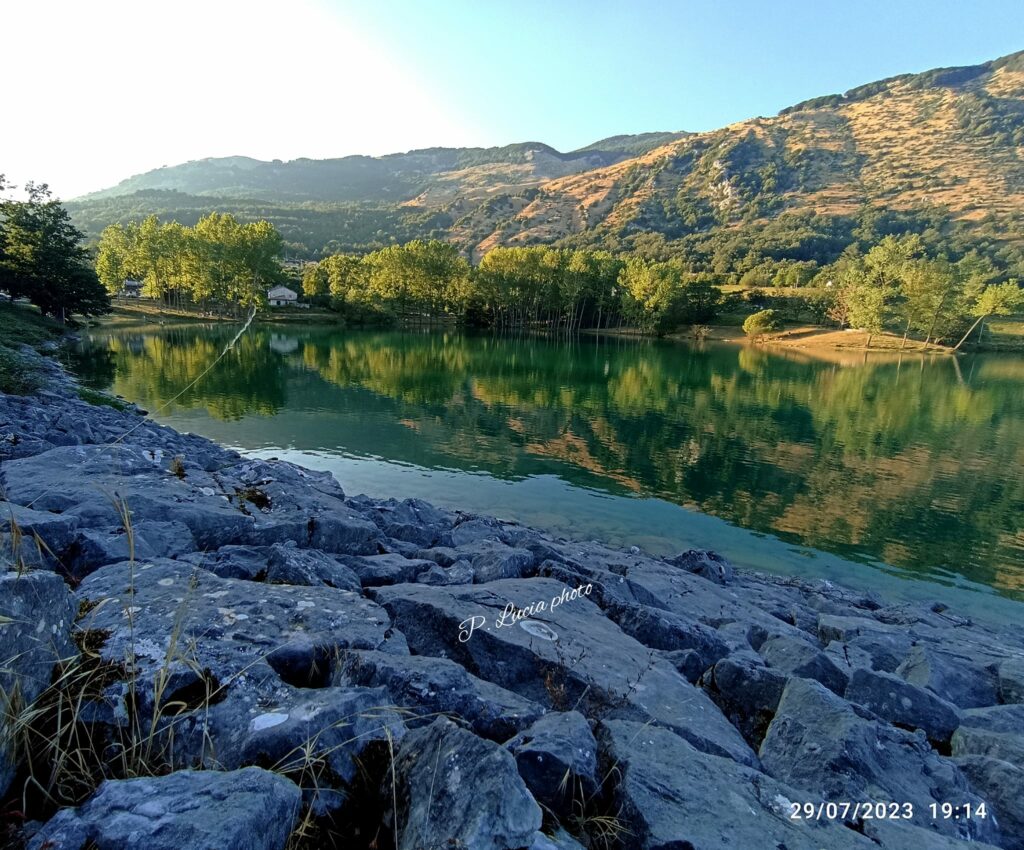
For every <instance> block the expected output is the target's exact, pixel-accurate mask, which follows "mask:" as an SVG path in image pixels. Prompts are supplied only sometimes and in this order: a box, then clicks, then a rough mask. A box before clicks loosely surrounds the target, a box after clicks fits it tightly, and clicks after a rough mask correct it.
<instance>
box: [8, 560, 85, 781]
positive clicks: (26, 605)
mask: <svg viewBox="0 0 1024 850" xmlns="http://www.w3.org/2000/svg"><path fill="white" fill-rule="evenodd" d="M75 614H76V607H75V604H74V598H73V597H72V595H71V592H70V591H69V590H68V588H67V585H65V584H64V581H63V579H61V578H60V577H59V576H57V575H56V574H54V573H50V572H29V573H24V574H22V575H19V574H17V573H15V572H7V573H3V574H0V796H2V795H4V794H6V793H7V789H8V788H9V787H10V785H11V782H12V781H13V780H14V776H15V773H16V771H17V767H18V764H17V762H18V751H17V748H16V746H15V744H14V742H13V741H12V740H11V738H10V736H9V730H8V723H9V718H10V717H11V715H16V714H18V713H19V712H21V711H22V710H23V709H25V708H27V707H28V706H30V705H31V704H32V703H33V702H34V701H35V700H36V699H37V698H38V697H39V695H40V694H41V693H43V691H44V690H46V688H47V687H49V685H50V682H51V681H52V679H53V674H54V670H55V668H56V667H57V665H58V663H60V662H62V661H69V660H71V659H72V658H74V657H75V655H77V649H76V648H75V645H74V643H73V642H72V640H71V628H72V626H73V625H74V621H75Z"/></svg>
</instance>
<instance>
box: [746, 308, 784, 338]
mask: <svg viewBox="0 0 1024 850" xmlns="http://www.w3.org/2000/svg"><path fill="white" fill-rule="evenodd" d="M781 330H782V321H781V320H780V319H779V316H778V314H777V313H776V312H775V311H774V310H761V311H760V312H759V313H753V314H752V315H750V316H747V318H746V321H744V322H743V333H745V334H746V335H747V336H749V337H751V338H753V339H757V338H758V337H761V336H764V335H765V334H770V333H777V332H778V331H781Z"/></svg>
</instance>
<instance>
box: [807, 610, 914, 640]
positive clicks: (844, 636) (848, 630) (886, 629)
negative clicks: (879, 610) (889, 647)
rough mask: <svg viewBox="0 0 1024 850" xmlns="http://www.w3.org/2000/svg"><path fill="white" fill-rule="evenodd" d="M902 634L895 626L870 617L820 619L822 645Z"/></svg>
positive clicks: (819, 637)
mask: <svg viewBox="0 0 1024 850" xmlns="http://www.w3.org/2000/svg"><path fill="white" fill-rule="evenodd" d="M899 634H901V630H900V629H898V628H896V627H895V626H892V625H888V624H886V623H881V622H879V621H878V620H876V619H873V618H869V617H847V616H838V615H835V614H822V615H820V616H819V617H818V639H819V640H820V641H821V643H822V645H825V644H828V643H829V641H833V640H839V641H843V642H844V643H850V642H851V641H852V640H853V639H854V638H858V637H862V636H869V635H870V636H872V637H875V638H879V637H882V638H884V637H888V636H892V635H899Z"/></svg>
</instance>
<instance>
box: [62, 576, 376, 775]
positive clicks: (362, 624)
mask: <svg viewBox="0 0 1024 850" xmlns="http://www.w3.org/2000/svg"><path fill="white" fill-rule="evenodd" d="M77 596H78V597H79V599H80V600H83V601H85V602H87V604H88V605H89V606H90V608H91V610H90V611H89V613H88V614H87V615H86V616H85V617H84V618H83V619H82V620H81V621H80V622H79V628H80V629H82V630H83V631H88V632H92V633H93V634H95V635H100V636H102V637H103V640H102V646H101V647H100V648H99V650H98V652H99V656H100V660H102V661H108V662H110V663H112V664H119V663H120V662H121V661H123V659H124V658H126V657H133V658H134V662H135V663H134V668H135V669H136V671H137V675H136V676H135V677H134V681H133V682H132V683H130V687H129V683H128V682H122V683H121V684H120V686H119V691H117V692H116V693H112V694H109V695H108V700H107V701H106V702H102V703H99V704H97V706H96V710H97V711H98V712H100V714H99V716H98V720H102V721H103V722H104V723H105V724H106V725H108V726H116V723H117V718H118V717H127V716H129V713H130V711H131V710H133V708H132V707H133V706H134V707H135V708H134V710H136V711H138V712H140V713H141V715H142V717H143V718H148V717H151V716H152V714H153V711H154V708H155V703H156V700H157V697H158V696H159V697H160V698H161V704H171V703H174V704H176V705H177V709H176V710H175V711H174V712H168V713H166V714H165V715H164V717H163V723H162V725H161V727H160V732H161V734H162V735H165V736H166V737H167V738H168V740H171V739H173V742H174V746H175V748H176V749H175V756H176V759H177V762H176V764H184V765H195V766H226V767H236V766H238V765H239V764H241V763H243V761H242V759H243V753H244V751H245V746H246V741H247V740H248V736H249V731H248V730H249V729H250V725H251V723H252V722H253V721H254V720H255V719H256V718H257V717H259V716H261V715H265V714H267V713H273V714H278V715H281V714H288V713H289V712H290V710H291V709H292V708H293V707H296V706H298V705H300V704H301V703H302V702H303V701H304V700H307V699H308V698H309V693H308V688H309V687H318V686H325V685H327V684H329V682H330V680H331V678H332V677H333V673H334V669H335V667H336V665H337V659H338V658H339V656H340V654H341V653H342V652H343V650H346V649H379V648H384V647H385V646H386V643H387V637H388V632H389V629H390V622H389V617H388V615H387V613H386V612H385V611H384V610H383V609H381V608H380V607H379V606H377V605H375V604H374V603H373V602H370V601H369V600H367V599H364V598H362V597H360V596H358V595H356V594H354V593H351V592H350V591H345V590H337V589H334V588H330V587H322V586H321V587H299V586H292V585H267V584H260V583H256V582H251V581H245V580H239V579H223V578H219V577H217V576H215V575H213V574H212V573H208V572H206V571H204V570H200V569H198V568H195V567H193V566H191V565H190V564H186V563H181V562H178V561H154V562H152V563H142V564H136V565H135V566H134V569H132V568H131V567H130V565H127V564H113V565H110V566H107V567H103V568H102V569H100V570H98V571H97V572H95V573H93V574H92V575H90V576H89V577H88V578H87V579H86V580H85V581H84V582H83V583H82V585H81V586H80V587H79V589H78V593H77Z"/></svg>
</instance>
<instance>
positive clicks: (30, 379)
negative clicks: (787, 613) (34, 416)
mask: <svg viewBox="0 0 1024 850" xmlns="http://www.w3.org/2000/svg"><path fill="white" fill-rule="evenodd" d="M42 382H43V377H42V375H41V374H39V372H38V370H36V369H34V368H33V367H32V365H31V364H30V363H29V362H28V361H27V360H26V359H25V358H24V357H22V356H21V355H20V354H18V353H17V352H15V351H12V350H11V349H10V348H7V347H6V346H4V345H0V392H3V393H9V394H11V395H28V394H29V393H31V392H33V391H35V390H37V389H39V387H40V386H42Z"/></svg>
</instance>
